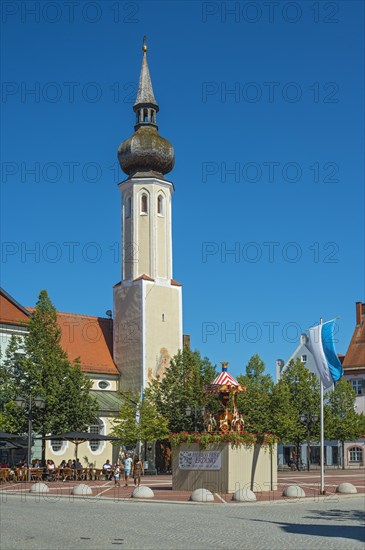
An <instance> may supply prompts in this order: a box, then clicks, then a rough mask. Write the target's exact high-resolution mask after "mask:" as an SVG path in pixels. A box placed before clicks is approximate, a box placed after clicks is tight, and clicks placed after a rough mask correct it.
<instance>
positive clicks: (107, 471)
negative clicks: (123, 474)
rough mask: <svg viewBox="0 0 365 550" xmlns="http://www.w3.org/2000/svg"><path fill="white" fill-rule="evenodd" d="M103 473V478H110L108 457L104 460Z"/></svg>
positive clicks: (110, 468)
mask: <svg viewBox="0 0 365 550" xmlns="http://www.w3.org/2000/svg"><path fill="white" fill-rule="evenodd" d="M103 474H104V475H105V479H108V480H109V481H110V480H111V478H112V475H113V472H112V465H111V464H110V460H109V459H108V460H107V461H106V462H105V464H103Z"/></svg>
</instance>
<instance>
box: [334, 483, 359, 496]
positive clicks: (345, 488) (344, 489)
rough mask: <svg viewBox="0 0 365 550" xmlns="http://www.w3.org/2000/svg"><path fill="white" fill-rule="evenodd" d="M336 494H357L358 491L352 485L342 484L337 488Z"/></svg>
mask: <svg viewBox="0 0 365 550" xmlns="http://www.w3.org/2000/svg"><path fill="white" fill-rule="evenodd" d="M336 493H343V494H354V493H357V489H356V487H355V486H354V485H352V483H340V484H339V485H337V487H336Z"/></svg>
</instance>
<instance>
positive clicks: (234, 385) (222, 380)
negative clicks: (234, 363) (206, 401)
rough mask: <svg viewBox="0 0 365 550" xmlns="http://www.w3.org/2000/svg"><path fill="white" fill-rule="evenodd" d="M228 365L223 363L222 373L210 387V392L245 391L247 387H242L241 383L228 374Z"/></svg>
mask: <svg viewBox="0 0 365 550" xmlns="http://www.w3.org/2000/svg"><path fill="white" fill-rule="evenodd" d="M227 365H228V363H222V372H221V373H220V374H219V375H218V376H217V377H216V378H215V379H214V380H213V382H212V383H211V384H209V386H208V388H207V389H208V391H209V392H225V391H233V390H234V391H238V392H242V391H245V389H246V387H245V386H240V385H239V383H238V382H237V380H236V379H235V378H233V376H232V375H231V374H229V372H228V367H227Z"/></svg>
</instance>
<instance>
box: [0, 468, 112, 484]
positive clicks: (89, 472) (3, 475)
mask: <svg viewBox="0 0 365 550" xmlns="http://www.w3.org/2000/svg"><path fill="white" fill-rule="evenodd" d="M112 473H113V470H109V471H104V470H102V469H101V468H94V467H89V468H78V469H73V468H67V467H66V468H55V469H54V470H47V469H46V468H30V478H31V481H35V482H37V481H50V482H53V481H100V480H102V479H108V477H110V476H111V475H112ZM27 480H28V468H25V467H21V468H0V483H2V482H15V483H16V482H18V483H19V482H24V481H27Z"/></svg>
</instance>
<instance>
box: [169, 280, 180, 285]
mask: <svg viewBox="0 0 365 550" xmlns="http://www.w3.org/2000/svg"><path fill="white" fill-rule="evenodd" d="M170 283H171V284H172V285H173V286H182V284H181V283H179V282H178V281H175V279H171V280H170Z"/></svg>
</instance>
